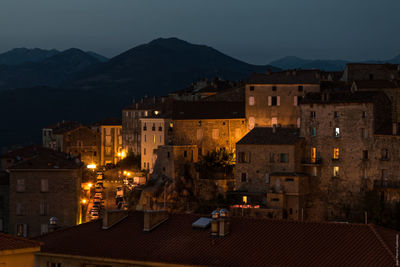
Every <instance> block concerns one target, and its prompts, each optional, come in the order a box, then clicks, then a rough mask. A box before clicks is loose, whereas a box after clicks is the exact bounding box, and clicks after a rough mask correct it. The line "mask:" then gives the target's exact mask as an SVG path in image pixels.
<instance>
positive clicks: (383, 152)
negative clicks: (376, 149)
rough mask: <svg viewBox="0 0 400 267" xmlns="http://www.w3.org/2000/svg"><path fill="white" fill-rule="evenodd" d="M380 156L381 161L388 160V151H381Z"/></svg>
mask: <svg viewBox="0 0 400 267" xmlns="http://www.w3.org/2000/svg"><path fill="white" fill-rule="evenodd" d="M381 156H382V157H381V159H382V160H389V150H387V149H382V151H381Z"/></svg>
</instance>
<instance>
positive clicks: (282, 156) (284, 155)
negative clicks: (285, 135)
mask: <svg viewBox="0 0 400 267" xmlns="http://www.w3.org/2000/svg"><path fill="white" fill-rule="evenodd" d="M280 161H281V163H286V162H288V154H287V153H281V154H280Z"/></svg>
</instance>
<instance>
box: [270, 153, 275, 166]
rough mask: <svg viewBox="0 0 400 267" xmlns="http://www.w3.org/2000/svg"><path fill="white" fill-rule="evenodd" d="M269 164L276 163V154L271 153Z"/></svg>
mask: <svg viewBox="0 0 400 267" xmlns="http://www.w3.org/2000/svg"><path fill="white" fill-rule="evenodd" d="M269 162H271V163H274V162H275V153H272V152H270V153H269Z"/></svg>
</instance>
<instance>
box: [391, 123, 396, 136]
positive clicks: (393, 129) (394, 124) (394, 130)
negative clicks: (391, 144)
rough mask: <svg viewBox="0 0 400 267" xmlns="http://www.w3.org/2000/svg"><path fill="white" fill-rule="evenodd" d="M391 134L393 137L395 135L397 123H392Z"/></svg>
mask: <svg viewBox="0 0 400 267" xmlns="http://www.w3.org/2000/svg"><path fill="white" fill-rule="evenodd" d="M392 133H393V135H397V123H393V128H392Z"/></svg>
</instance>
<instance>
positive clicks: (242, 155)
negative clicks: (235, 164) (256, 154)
mask: <svg viewBox="0 0 400 267" xmlns="http://www.w3.org/2000/svg"><path fill="white" fill-rule="evenodd" d="M238 157H239V163H249V162H250V152H239V154H238Z"/></svg>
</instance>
